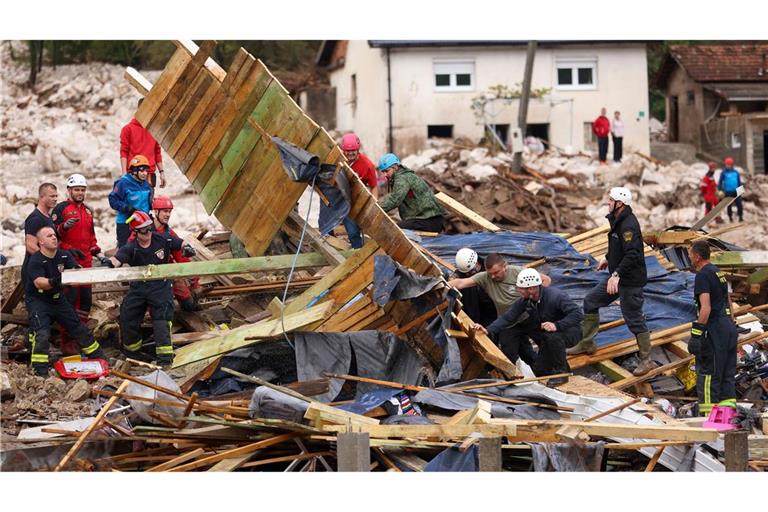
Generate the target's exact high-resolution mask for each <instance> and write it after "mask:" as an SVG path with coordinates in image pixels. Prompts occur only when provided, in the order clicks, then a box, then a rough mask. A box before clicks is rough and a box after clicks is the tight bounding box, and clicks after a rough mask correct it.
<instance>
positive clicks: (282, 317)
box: [280, 174, 317, 350]
mask: <svg viewBox="0 0 768 512" xmlns="http://www.w3.org/2000/svg"><path fill="white" fill-rule="evenodd" d="M316 179H317V174H315V175H314V176H313V177H312V185H311V186H310V189H309V204H308V205H307V216H306V218H305V219H304V225H303V226H302V227H301V236H300V237H299V246H298V247H297V248H296V254H294V255H293V261H292V262H291V270H290V271H289V272H288V280H287V281H286V282H285V290H283V301H282V302H283V306H284V305H285V299H286V298H287V297H288V287H289V286H290V285H291V278H292V277H293V271H294V270H295V269H296V260H297V259H298V258H299V253H300V252H301V245H302V244H303V243H304V233H306V232H307V226H308V225H309V212H311V211H312V197H313V196H314V195H315V180H316ZM280 327H281V328H282V329H283V337H284V338H285V341H287V342H288V345H290V346H291V348H292V349H293V350H296V347H294V346H293V342H292V341H291V340H290V338H288V334H287V333H286V332H285V307H283V308H282V309H281V310H280Z"/></svg>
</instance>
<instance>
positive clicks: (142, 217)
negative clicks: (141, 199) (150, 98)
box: [125, 210, 152, 231]
mask: <svg viewBox="0 0 768 512" xmlns="http://www.w3.org/2000/svg"><path fill="white" fill-rule="evenodd" d="M125 223H126V224H130V225H131V229H132V230H134V231H136V230H137V229H141V228H145V227H147V226H151V225H152V217H150V216H149V215H148V214H146V213H144V212H142V211H141V210H136V211H135V212H133V215H131V216H130V217H128V218H127V219H126V221H125Z"/></svg>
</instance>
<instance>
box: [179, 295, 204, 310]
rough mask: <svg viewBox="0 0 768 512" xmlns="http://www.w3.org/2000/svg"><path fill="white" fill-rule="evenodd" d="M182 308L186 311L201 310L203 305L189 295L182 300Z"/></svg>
mask: <svg viewBox="0 0 768 512" xmlns="http://www.w3.org/2000/svg"><path fill="white" fill-rule="evenodd" d="M180 304H181V309H183V310H184V311H200V310H201V309H203V308H202V306H200V303H198V302H197V301H196V300H195V299H194V298H192V297H187V298H186V299H184V300H182V301H181V303H180Z"/></svg>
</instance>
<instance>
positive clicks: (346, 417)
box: [304, 401, 379, 426]
mask: <svg viewBox="0 0 768 512" xmlns="http://www.w3.org/2000/svg"><path fill="white" fill-rule="evenodd" d="M304 418H305V419H308V420H313V421H318V420H319V421H322V422H327V423H335V424H338V425H353V426H362V425H378V424H379V420H377V419H375V418H369V417H367V416H363V415H362V414H355V413H353V412H349V411H345V410H343V409H339V408H337V407H332V406H330V405H326V404H324V403H322V402H318V401H312V402H311V403H310V404H309V407H308V408H307V412H306V413H305V414H304Z"/></svg>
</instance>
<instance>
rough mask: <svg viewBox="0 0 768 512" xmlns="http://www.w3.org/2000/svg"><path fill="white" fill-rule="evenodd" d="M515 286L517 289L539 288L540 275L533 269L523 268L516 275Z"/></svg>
mask: <svg viewBox="0 0 768 512" xmlns="http://www.w3.org/2000/svg"><path fill="white" fill-rule="evenodd" d="M515 286H517V287H518V288H533V287H534V286H541V274H539V271H538V270H536V269H535V268H524V269H523V270H521V271H520V273H519V274H517V283H515Z"/></svg>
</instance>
